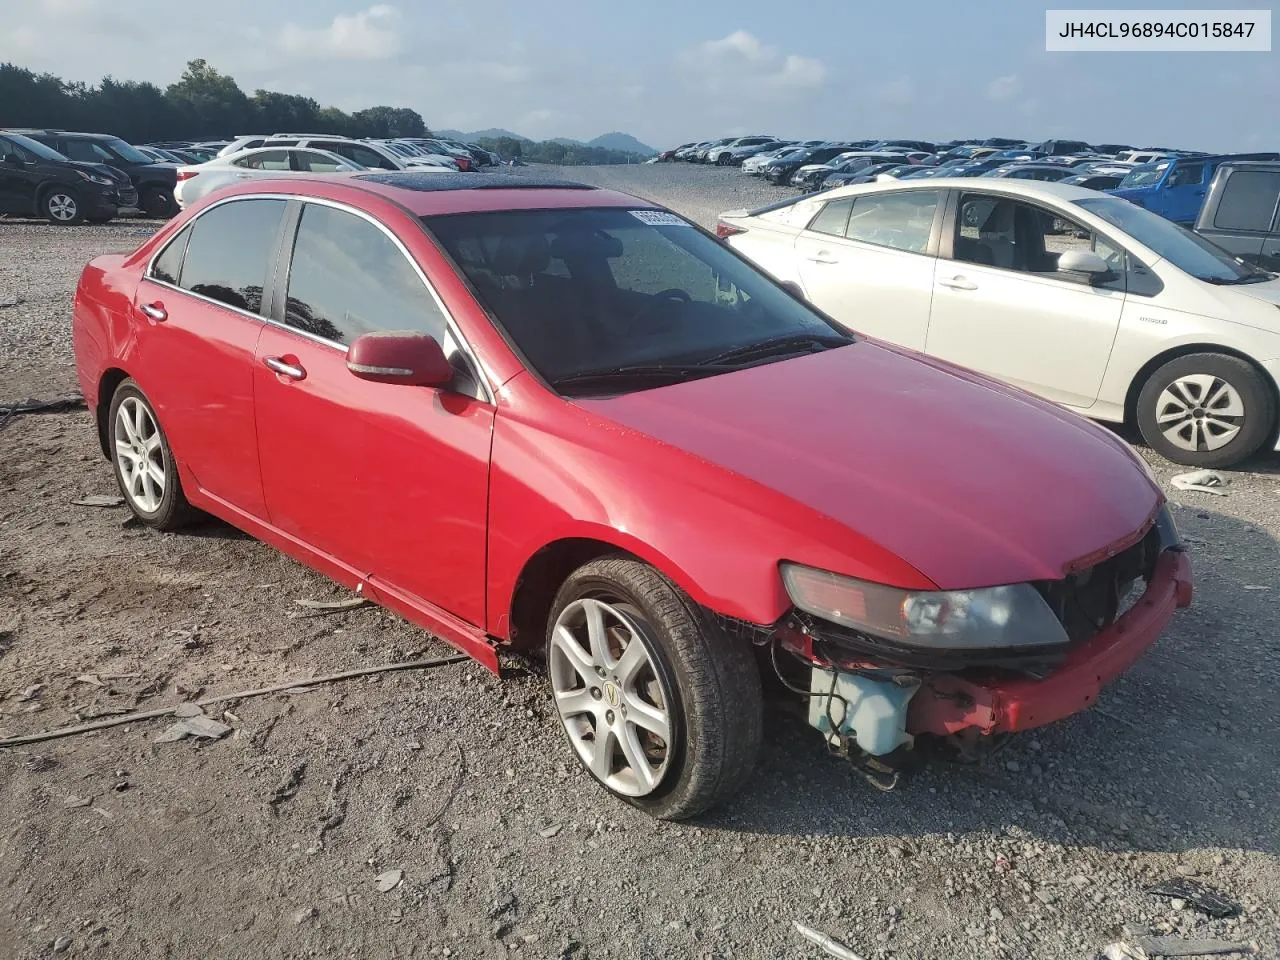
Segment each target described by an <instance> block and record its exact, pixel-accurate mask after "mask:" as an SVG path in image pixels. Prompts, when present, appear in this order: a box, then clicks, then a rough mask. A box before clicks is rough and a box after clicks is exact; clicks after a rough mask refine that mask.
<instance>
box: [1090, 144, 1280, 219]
mask: <svg viewBox="0 0 1280 960" xmlns="http://www.w3.org/2000/svg"><path fill="white" fill-rule="evenodd" d="M1228 160H1280V153H1223V154H1213V155H1210V156H1204V155H1187V156H1172V157H1167V158H1165V159H1164V160H1157V161H1156V162H1155V163H1144V164H1142V165H1141V166H1137V167H1134V168H1133V169H1132V170H1130V171H1129V173H1128V175H1127V176H1126V177H1125V178H1124V179H1123V180H1121V181H1120V185H1119V186H1118V187H1115V188H1113V189H1111V190H1107V191H1105V192H1106V193H1110V194H1113V195H1114V196H1117V197H1121V198H1122V199H1125V200H1128V201H1130V202H1131V203H1136V204H1137V205H1138V206H1140V207H1146V208H1147V209H1148V210H1150V211H1151V212H1152V213H1158V214H1160V215H1161V216H1162V217H1165V218H1167V219H1169V220H1172V221H1173V222H1174V223H1181V224H1183V225H1184V226H1188V227H1189V226H1191V225H1192V224H1194V223H1195V222H1196V215H1197V214H1198V213H1199V212H1200V205H1201V204H1202V203H1204V195H1205V193H1206V192H1207V191H1208V189H1209V184H1210V183H1211V182H1212V181H1213V175H1214V173H1215V172H1216V171H1217V169H1218V167H1219V166H1220V165H1221V164H1223V163H1226V162H1227V161H1228Z"/></svg>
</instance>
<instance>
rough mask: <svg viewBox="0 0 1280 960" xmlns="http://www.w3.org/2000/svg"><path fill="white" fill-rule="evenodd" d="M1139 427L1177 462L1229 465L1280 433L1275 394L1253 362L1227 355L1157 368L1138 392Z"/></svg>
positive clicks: (1202, 355) (1200, 357) (1198, 356)
mask: <svg viewBox="0 0 1280 960" xmlns="http://www.w3.org/2000/svg"><path fill="white" fill-rule="evenodd" d="M1137 419H1138V428H1139V430H1141V431H1142V437H1143V439H1144V440H1146V442H1147V444H1148V445H1149V446H1150V447H1151V448H1152V449H1153V450H1155V451H1156V452H1157V453H1159V454H1160V455H1161V456H1163V457H1166V458H1168V459H1169V460H1172V461H1173V462H1174V463H1181V464H1185V465H1186V466H1190V467H1229V466H1233V465H1235V464H1237V463H1240V462H1241V461H1243V460H1246V459H1248V458H1249V457H1251V456H1253V454H1255V453H1257V452H1258V450H1259V448H1260V447H1261V446H1262V445H1263V444H1264V443H1265V442H1266V441H1267V440H1269V439H1270V438H1271V437H1272V436H1273V435H1274V433H1275V426H1276V404H1275V397H1274V396H1273V394H1272V392H1271V390H1270V389H1269V387H1268V385H1267V383H1266V382H1265V381H1264V380H1263V378H1262V375H1261V374H1260V373H1259V372H1258V370H1257V368H1255V367H1254V366H1253V365H1252V364H1251V363H1249V362H1248V361H1246V360H1242V359H1240V358H1239V357H1233V356H1229V355H1228V354H1223V353H1193V354H1188V355H1187V356H1185V357H1177V358H1175V359H1173V360H1170V361H1169V362H1168V363H1166V364H1164V365H1163V366H1161V367H1160V368H1159V369H1157V370H1156V371H1155V372H1154V373H1153V374H1152V375H1151V376H1150V377H1149V378H1148V379H1147V382H1146V383H1145V384H1143V386H1142V392H1141V393H1140V394H1139V395H1138V408H1137Z"/></svg>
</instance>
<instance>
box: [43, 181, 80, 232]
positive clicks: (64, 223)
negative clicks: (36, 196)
mask: <svg viewBox="0 0 1280 960" xmlns="http://www.w3.org/2000/svg"><path fill="white" fill-rule="evenodd" d="M40 212H41V214H43V215H44V217H45V219H46V220H48V221H49V222H50V223H52V224H56V225H57V226H60V227H71V226H75V225H76V224H78V223H82V222H83V221H84V204H83V202H82V201H81V200H80V194H79V193H77V192H76V191H75V190H74V189H73V188H71V187H64V186H62V185H60V184H55V185H54V186H52V187H50V188H49V189H48V190H46V191H45V192H44V194H43V195H42V196H41V197H40Z"/></svg>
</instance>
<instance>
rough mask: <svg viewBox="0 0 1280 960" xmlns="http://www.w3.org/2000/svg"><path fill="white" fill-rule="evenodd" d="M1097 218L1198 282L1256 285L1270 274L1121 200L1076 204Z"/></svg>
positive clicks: (1189, 232) (1112, 198)
mask: <svg viewBox="0 0 1280 960" xmlns="http://www.w3.org/2000/svg"><path fill="white" fill-rule="evenodd" d="M1075 202H1076V203H1077V204H1078V205H1079V206H1081V207H1084V209H1086V210H1088V211H1089V212H1090V213H1092V214H1094V215H1095V216H1099V217H1101V218H1102V219H1103V220H1105V221H1107V223H1110V224H1112V225H1114V226H1116V227H1119V228H1120V229H1121V230H1123V231H1124V232H1125V233H1127V234H1129V236H1131V237H1133V239H1135V240H1137V241H1138V242H1139V243H1141V244H1142V245H1143V246H1146V247H1149V248H1150V249H1151V250H1153V251H1154V252H1155V253H1156V254H1157V255H1158V256H1160V257H1161V258H1163V259H1165V260H1167V261H1168V262H1169V263H1171V264H1172V265H1173V266H1175V267H1177V268H1178V269H1179V270H1182V271H1184V272H1185V273H1189V274H1191V276H1193V277H1195V278H1196V279H1198V280H1204V281H1207V282H1209V283H1252V282H1255V281H1258V280H1265V279H1267V278H1268V277H1269V276H1270V274H1268V273H1265V272H1264V271H1261V270H1258V269H1256V268H1254V267H1251V266H1249V265H1248V264H1246V263H1241V262H1240V261H1239V260H1237V259H1236V258H1235V257H1233V256H1231V254H1229V253H1227V251H1225V250H1223V249H1222V248H1221V247H1219V246H1216V245H1215V244H1212V243H1210V242H1209V241H1208V240H1205V239H1204V238H1203V237H1201V236H1199V235H1198V234H1195V233H1192V232H1191V231H1190V230H1188V229H1186V228H1185V227H1180V226H1178V225H1177V224H1176V223H1174V222H1173V221H1171V220H1166V219H1165V218H1164V217H1161V216H1158V215H1157V214H1154V213H1152V212H1151V211H1150V210H1147V209H1144V208H1143V207H1139V206H1137V205H1136V204H1132V203H1130V202H1129V201H1128V200H1121V199H1120V198H1119V197H1106V196H1102V197H1088V198H1086V199H1084V200H1077V201H1075Z"/></svg>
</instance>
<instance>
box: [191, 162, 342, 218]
mask: <svg viewBox="0 0 1280 960" xmlns="http://www.w3.org/2000/svg"><path fill="white" fill-rule="evenodd" d="M365 169H367V168H366V167H363V166H361V165H360V164H358V163H356V162H355V161H353V160H347V159H346V158H344V157H340V156H338V155H337V154H336V153H329V152H328V151H327V150H312V149H309V148H303V147H263V148H259V149H257V150H243V151H241V152H240V153H233V154H229V155H228V156H225V157H214V158H213V159H212V160H209V161H208V162H206V163H198V164H193V165H191V166H185V167H179V168H178V182H177V184H176V185H175V186H174V188H173V198H174V199H175V200H177V201H178V206H179V207H185V206H186V205H187V204H189V203H195V202H196V201H197V200H199V199H200V198H201V197H203V196H206V195H208V194H210V193H212V192H213V191H215V190H217V189H219V188H220V187H225V186H229V185H231V184H233V183H240V182H242V181H244V180H252V179H257V178H279V177H291V176H297V175H299V174H304V173H349V172H352V171H355V170H365Z"/></svg>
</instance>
